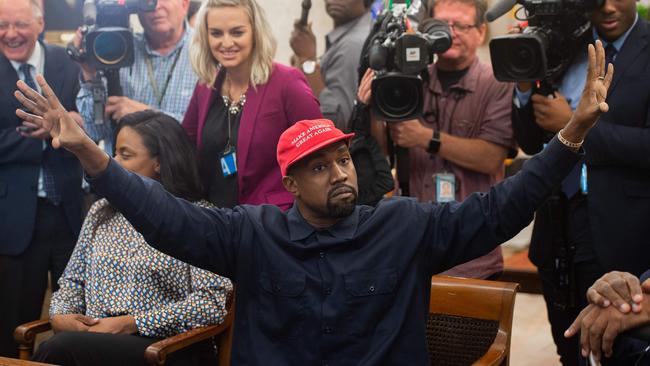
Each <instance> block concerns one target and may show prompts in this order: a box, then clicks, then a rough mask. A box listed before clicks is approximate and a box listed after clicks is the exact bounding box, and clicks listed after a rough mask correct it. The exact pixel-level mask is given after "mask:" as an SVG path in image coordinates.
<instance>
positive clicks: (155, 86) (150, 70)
mask: <svg viewBox="0 0 650 366" xmlns="http://www.w3.org/2000/svg"><path fill="white" fill-rule="evenodd" d="M182 50H183V47H179V48H178V49H177V50H176V56H175V57H174V62H173V63H172V67H171V68H170V69H169V72H168V73H167V79H166V80H165V85H163V89H162V93H161V92H160V89H158V83H156V78H155V77H154V74H153V62H151V57H149V55H146V56H145V58H144V61H145V63H146V64H147V74H148V75H149V82H150V84H151V88H152V89H153V93H154V95H155V96H156V102H157V105H156V107H158V108H160V104H161V103H162V101H163V99H164V98H165V94H166V93H167V87H168V86H169V81H170V80H171V79H172V75H173V74H174V69H175V68H176V63H177V62H178V59H179V58H180V57H181V51H182Z"/></svg>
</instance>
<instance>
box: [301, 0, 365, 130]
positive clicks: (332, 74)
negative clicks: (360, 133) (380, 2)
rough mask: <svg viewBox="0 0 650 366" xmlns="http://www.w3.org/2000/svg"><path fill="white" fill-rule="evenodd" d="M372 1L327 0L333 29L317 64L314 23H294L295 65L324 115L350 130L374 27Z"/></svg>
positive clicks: (344, 128) (326, 39) (326, 4)
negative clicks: (365, 45)
mask: <svg viewBox="0 0 650 366" xmlns="http://www.w3.org/2000/svg"><path fill="white" fill-rule="evenodd" d="M371 4H372V1H371V0H326V1H325V9H326V10H327V14H328V15H329V16H330V17H331V18H332V20H334V29H333V30H332V31H331V32H330V33H328V34H327V36H326V37H325V42H326V45H327V46H326V51H325V53H324V54H323V56H322V57H321V59H320V64H319V63H318V62H317V61H316V37H315V36H314V33H313V32H312V30H311V24H309V25H307V26H305V25H301V24H300V22H299V21H296V23H295V24H294V30H293V32H292V33H291V39H290V41H289V43H290V45H291V49H292V50H293V52H294V54H295V55H294V56H293V57H292V66H294V67H297V68H299V69H301V70H302V72H303V73H304V74H305V77H306V78H307V81H308V82H309V85H310V86H311V88H312V90H313V92H314V95H315V96H316V97H317V98H318V100H319V102H320V109H321V112H322V113H323V116H324V117H325V118H327V119H330V120H332V121H334V123H335V124H336V127H338V128H340V129H342V130H347V127H348V126H347V123H348V121H349V120H350V116H351V115H352V108H353V106H354V100H355V93H356V92H357V85H358V84H357V82H358V80H359V79H358V76H357V68H358V66H359V57H360V56H361V50H362V49H363V42H364V41H365V39H366V36H367V35H368V33H369V32H370V28H371V27H372V18H371V16H370V5H371Z"/></svg>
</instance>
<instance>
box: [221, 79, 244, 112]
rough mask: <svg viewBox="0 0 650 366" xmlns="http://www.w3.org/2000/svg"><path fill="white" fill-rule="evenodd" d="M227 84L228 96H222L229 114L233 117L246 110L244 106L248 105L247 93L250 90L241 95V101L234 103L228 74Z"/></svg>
mask: <svg viewBox="0 0 650 366" xmlns="http://www.w3.org/2000/svg"><path fill="white" fill-rule="evenodd" d="M226 82H227V83H228V93H227V94H228V95H224V96H222V98H223V104H224V105H225V106H226V108H228V112H229V113H230V114H232V115H236V114H238V113H239V112H241V110H242V109H243V108H244V104H246V91H247V90H248V88H246V89H245V90H244V91H243V92H242V93H241V94H240V95H239V100H238V101H236V102H235V101H233V100H231V99H230V89H231V86H232V84H231V82H230V76H229V75H228V74H226Z"/></svg>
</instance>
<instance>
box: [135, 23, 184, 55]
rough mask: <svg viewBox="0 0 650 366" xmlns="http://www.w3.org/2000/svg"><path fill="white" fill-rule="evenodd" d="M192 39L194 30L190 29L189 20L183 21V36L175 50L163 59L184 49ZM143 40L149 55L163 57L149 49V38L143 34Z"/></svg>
mask: <svg viewBox="0 0 650 366" xmlns="http://www.w3.org/2000/svg"><path fill="white" fill-rule="evenodd" d="M191 37H192V28H191V27H190V24H189V23H188V22H187V20H185V21H183V36H182V37H181V39H180V40H179V41H178V43H176V45H175V46H174V48H173V49H172V50H171V51H169V53H168V54H166V55H165V56H163V57H167V56H171V55H173V54H174V53H175V52H176V50H177V49H179V48H182V47H183V46H184V45H185V43H187V42H189V40H190V38H191ZM142 38H143V39H144V50H145V52H146V53H147V55H150V56H162V55H161V54H160V53H159V52H157V51H155V50H152V49H151V47H149V42H147V37H146V36H145V35H144V33H143V34H142Z"/></svg>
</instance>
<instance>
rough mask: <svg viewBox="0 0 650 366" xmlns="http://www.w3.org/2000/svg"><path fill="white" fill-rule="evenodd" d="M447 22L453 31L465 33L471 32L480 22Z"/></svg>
mask: <svg viewBox="0 0 650 366" xmlns="http://www.w3.org/2000/svg"><path fill="white" fill-rule="evenodd" d="M443 22H444V20H443ZM447 24H449V29H451V30H452V31H454V32H456V33H463V34H465V33H467V32H469V31H470V29H472V28H478V24H464V23H458V22H447Z"/></svg>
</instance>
